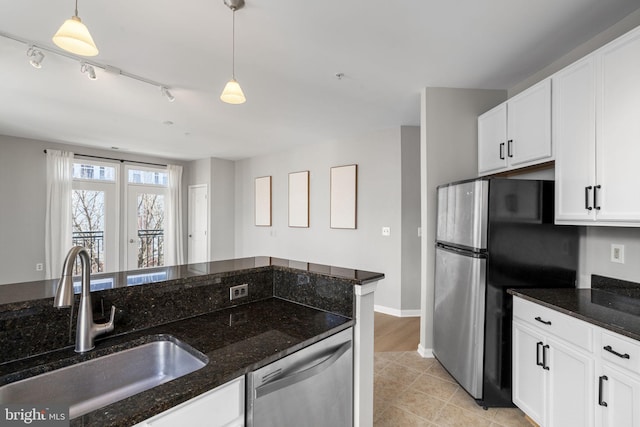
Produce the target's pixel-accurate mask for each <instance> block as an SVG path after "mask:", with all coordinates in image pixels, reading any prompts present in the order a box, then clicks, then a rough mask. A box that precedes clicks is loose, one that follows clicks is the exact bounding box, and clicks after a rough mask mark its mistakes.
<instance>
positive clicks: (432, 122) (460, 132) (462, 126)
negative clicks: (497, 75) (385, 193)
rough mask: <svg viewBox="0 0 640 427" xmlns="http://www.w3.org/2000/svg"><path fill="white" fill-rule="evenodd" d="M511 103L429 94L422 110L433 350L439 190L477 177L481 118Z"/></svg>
mask: <svg viewBox="0 0 640 427" xmlns="http://www.w3.org/2000/svg"><path fill="white" fill-rule="evenodd" d="M506 97H507V92H506V91H501V90H477V89H449V88H426V89H424V90H423V91H422V105H421V112H420V114H421V116H420V123H421V135H420V150H421V154H420V156H421V178H420V181H421V182H422V183H423V187H422V190H421V193H422V221H421V223H422V253H423V254H424V256H423V257H422V268H421V270H422V277H421V282H422V296H421V319H420V346H419V349H418V350H419V351H420V353H421V354H422V355H423V356H430V355H431V351H432V346H433V305H434V298H433V290H434V266H435V248H434V245H435V230H436V209H437V207H436V187H437V186H438V185H440V184H446V183H448V182H452V181H457V180H461V179H467V178H473V177H476V176H477V175H478V115H479V114H481V113H484V112H485V111H487V110H489V109H491V108H492V107H494V106H496V105H497V104H499V103H500V102H502V101H504V100H505V99H506Z"/></svg>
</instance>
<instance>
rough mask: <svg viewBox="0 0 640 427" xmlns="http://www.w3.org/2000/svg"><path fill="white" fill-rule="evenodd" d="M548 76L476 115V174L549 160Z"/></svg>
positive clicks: (500, 170) (550, 153) (549, 114)
mask: <svg viewBox="0 0 640 427" xmlns="http://www.w3.org/2000/svg"><path fill="white" fill-rule="evenodd" d="M552 156H553V152H552V146H551V79H546V80H543V81H542V82H540V83H538V84H536V85H535V86H532V87H530V88H529V89H527V90H525V91H524V92H522V93H520V94H518V95H516V96H514V97H513V98H511V99H509V100H508V101H506V102H504V103H502V104H500V105H498V106H497V107H495V108H494V109H492V110H489V111H487V112H486V113H484V114H482V115H481V116H479V117H478V173H479V175H488V174H492V173H497V172H503V171H506V170H510V169H515V168H520V167H525V166H531V165H534V164H538V163H542V162H546V161H549V160H551V159H552Z"/></svg>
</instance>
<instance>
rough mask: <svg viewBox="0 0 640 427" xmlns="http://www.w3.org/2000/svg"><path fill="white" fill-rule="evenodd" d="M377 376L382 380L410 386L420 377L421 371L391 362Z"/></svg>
mask: <svg viewBox="0 0 640 427" xmlns="http://www.w3.org/2000/svg"><path fill="white" fill-rule="evenodd" d="M377 374H378V376H379V377H380V379H390V380H393V381H398V382H401V383H403V384H406V385H407V386H409V385H410V384H411V383H412V382H414V381H415V380H416V379H417V378H418V376H420V371H416V370H415V369H411V368H407V367H406V366H402V365H398V364H397V363H394V362H391V363H389V364H388V365H387V366H386V367H385V368H384V369H382V370H380V371H378V373H377Z"/></svg>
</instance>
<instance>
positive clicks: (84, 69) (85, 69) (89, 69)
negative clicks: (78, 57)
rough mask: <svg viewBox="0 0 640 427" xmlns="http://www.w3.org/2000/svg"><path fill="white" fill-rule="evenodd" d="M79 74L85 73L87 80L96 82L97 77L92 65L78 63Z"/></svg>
mask: <svg viewBox="0 0 640 427" xmlns="http://www.w3.org/2000/svg"><path fill="white" fill-rule="evenodd" d="M80 72H81V73H83V74H84V73H86V74H87V77H89V80H96V79H97V78H98V77H97V76H96V69H95V68H93V65H91V64H87V63H86V62H81V63H80Z"/></svg>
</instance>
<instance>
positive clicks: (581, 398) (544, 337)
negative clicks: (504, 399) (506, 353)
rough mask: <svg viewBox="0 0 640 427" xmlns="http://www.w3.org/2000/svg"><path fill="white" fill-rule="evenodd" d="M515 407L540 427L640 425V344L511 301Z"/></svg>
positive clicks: (557, 313) (629, 426) (528, 304)
mask: <svg viewBox="0 0 640 427" xmlns="http://www.w3.org/2000/svg"><path fill="white" fill-rule="evenodd" d="M513 403H515V404H516V405H517V406H518V407H519V408H520V409H521V410H522V411H523V412H525V413H526V414H527V415H528V416H529V417H530V418H531V419H533V420H534V421H535V422H536V423H538V424H539V425H540V426H542V427H560V426H562V427H573V426H575V427H600V426H602V427H640V342H638V341H635V340H632V339H630V338H627V337H624V336H621V335H619V334H616V333H613V332H611V331H609V330H605V329H602V328H600V327H597V326H595V325H592V324H590V323H587V322H584V321H581V320H578V319H576V318H574V317H571V316H567V315H565V314H562V313H560V312H558V311H555V310H553V309H550V308H547V307H543V306H541V305H538V304H535V303H532V302H530V301H526V300H524V299H522V298H518V297H514V300H513Z"/></svg>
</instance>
